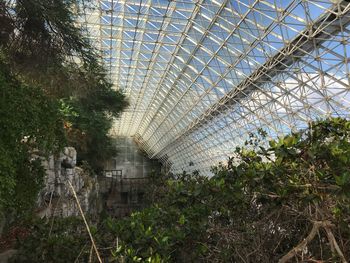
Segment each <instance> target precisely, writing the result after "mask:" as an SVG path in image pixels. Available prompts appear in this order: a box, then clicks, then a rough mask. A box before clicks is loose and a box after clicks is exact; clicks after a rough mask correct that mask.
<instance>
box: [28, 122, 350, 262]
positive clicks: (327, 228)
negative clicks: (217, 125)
mask: <svg viewBox="0 0 350 263" xmlns="http://www.w3.org/2000/svg"><path fill="white" fill-rule="evenodd" d="M266 145H269V146H266ZM213 173H214V176H213V177H211V178H208V177H203V176H200V175H199V174H198V173H194V174H192V175H189V174H183V175H179V176H168V177H164V176H160V177H157V176H154V177H152V183H151V184H150V188H149V192H148V193H147V196H149V198H150V202H151V203H152V204H151V205H150V206H149V207H148V208H146V209H144V210H142V211H140V212H135V213H133V214H132V215H131V216H130V217H128V218H125V219H119V220H117V219H106V220H103V221H102V222H101V223H100V225H99V226H98V227H97V229H95V231H94V233H95V234H94V236H95V239H96V241H97V243H98V247H99V248H100V252H101V254H105V255H106V256H109V257H110V258H113V259H114V260H115V262H154V263H156V262H281V263H282V262H297V261H302V262H346V259H349V258H350V190H349V189H350V122H349V121H347V120H344V119H339V118H336V119H330V120H325V121H319V122H315V123H311V124H310V126H309V128H308V129H307V130H304V131H301V132H298V133H292V134H290V135H288V136H285V137H284V138H281V139H279V140H272V141H270V142H269V144H267V143H266V139H265V134H264V132H262V131H260V133H259V135H256V136H255V135H252V136H251V139H250V140H249V141H248V142H247V145H246V146H245V147H244V148H237V149H236V151H235V154H234V156H233V157H232V158H230V159H229V160H228V162H227V164H220V165H218V166H217V167H215V168H213ZM65 220H68V219H65ZM45 227H46V228H45ZM49 227H50V224H49V223H44V224H42V223H41V224H40V229H41V230H40V231H36V230H35V229H32V233H31V234H30V235H29V237H28V238H29V240H30V242H25V241H24V244H25V245H24V246H22V248H21V254H22V255H24V256H25V258H26V262H61V261H59V260H58V258H54V255H63V254H64V255H69V256H68V257H67V258H66V260H67V261H66V262H74V260H77V261H75V262H86V259H87V258H88V257H89V255H90V254H91V253H90V245H86V244H90V243H89V241H88V239H87V237H86V238H85V241H79V242H76V243H75V245H74V246H66V247H65V246H62V245H58V246H57V242H58V244H60V242H61V241H60V240H61V238H59V239H57V237H60V236H62V235H64V236H65V237H64V238H70V236H71V234H70V233H71V232H72V228H75V226H74V225H69V224H67V225H66V227H65V228H64V229H65V231H63V230H62V229H59V230H57V232H51V237H50V238H49V239H48V237H47V233H48V232H49V231H48V229H49ZM43 228H44V229H45V230H42V229H43ZM82 232H83V236H84V235H86V233H85V232H84V231H82ZM84 233H85V234H84ZM77 240H80V239H77ZM47 244H50V245H47ZM33 246H35V247H40V252H38V253H39V254H40V255H41V257H40V258H39V257H38V253H36V252H33V251H34V249H33ZM57 247H58V248H57ZM56 249H60V250H61V253H58V252H57V251H55V250H56ZM73 251H75V253H73ZM59 257H60V256H59ZM77 258H78V259H77ZM84 260H85V261H84Z"/></svg>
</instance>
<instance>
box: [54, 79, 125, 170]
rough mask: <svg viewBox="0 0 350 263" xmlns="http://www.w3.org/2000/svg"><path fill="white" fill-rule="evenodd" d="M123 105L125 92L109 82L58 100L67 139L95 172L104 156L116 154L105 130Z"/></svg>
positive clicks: (99, 168) (104, 158) (101, 164)
mask: <svg viewBox="0 0 350 263" xmlns="http://www.w3.org/2000/svg"><path fill="white" fill-rule="evenodd" d="M126 105H127V102H126V100H125V96H124V95H123V94H122V93H120V92H116V91H114V90H113V89H112V88H111V87H110V86H102V87H101V88H100V89H99V90H96V91H94V92H92V93H90V94H88V95H87V96H85V97H83V98H79V99H77V98H70V99H66V100H64V99H63V100H61V112H62V113H63V114H64V116H65V119H66V126H67V133H68V139H69V143H70V145H72V146H74V147H75V148H76V149H77V151H78V158H79V160H86V161H88V163H89V164H90V165H91V166H92V167H93V168H94V169H95V171H96V172H98V171H99V170H101V169H102V168H103V162H104V161H105V160H107V159H109V158H110V157H112V156H115V155H116V154H117V152H116V147H115V145H114V142H113V139H112V138H111V137H109V136H108V132H109V130H110V128H111V126H112V121H113V117H118V116H119V113H120V112H121V111H122V109H123V108H124V107H126Z"/></svg>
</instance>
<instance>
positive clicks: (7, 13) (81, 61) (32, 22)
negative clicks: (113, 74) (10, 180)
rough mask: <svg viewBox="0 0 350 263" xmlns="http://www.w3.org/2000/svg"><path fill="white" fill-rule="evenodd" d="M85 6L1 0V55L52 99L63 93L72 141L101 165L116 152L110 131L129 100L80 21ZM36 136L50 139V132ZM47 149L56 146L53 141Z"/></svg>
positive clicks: (67, 1)
mask: <svg viewBox="0 0 350 263" xmlns="http://www.w3.org/2000/svg"><path fill="white" fill-rule="evenodd" d="M80 8H84V7H83V6H82V3H81V2H80V1H78V0H18V1H14V2H13V1H5V2H1V3H0V32H1V33H0V34H1V40H0V60H1V62H5V63H6V67H7V68H8V70H9V72H11V74H12V76H16V78H17V79H19V80H21V81H22V82H23V83H26V84H30V86H32V87H34V88H33V89H35V88H38V89H39V88H40V89H41V90H42V91H43V95H44V93H45V96H47V98H46V100H47V101H49V102H50V103H52V102H53V101H54V100H55V99H61V102H62V103H60V105H59V104H57V105H56V111H57V109H58V108H60V109H61V114H62V115H63V117H64V122H65V128H66V135H67V137H68V142H69V143H70V144H71V145H72V146H75V147H76V148H77V150H78V156H79V157H80V158H81V159H83V160H87V161H89V162H90V165H91V166H92V167H93V168H95V170H98V169H99V168H100V167H101V163H102V162H103V161H104V160H105V159H107V158H109V157H110V156H112V155H114V154H115V150H114V148H113V143H112V139H111V138H109V137H108V131H109V128H110V127H111V125H112V118H113V117H117V116H118V115H119V113H120V112H121V111H122V110H123V109H124V108H125V107H126V106H127V102H126V99H125V96H124V94H123V93H122V92H120V91H116V90H113V89H112V84H111V83H110V82H109V80H108V79H107V77H106V72H105V70H104V68H103V67H102V66H101V65H100V63H99V57H98V56H97V52H95V50H94V49H93V48H92V46H91V45H90V42H89V40H88V39H87V38H86V37H84V34H83V30H82V29H81V28H79V27H78V26H77V23H76V18H77V16H78V15H79V10H80ZM26 96H27V97H26ZM30 96H31V94H28V93H27V94H23V96H21V97H20V98H21V99H23V101H22V103H33V102H32V101H31V100H30V99H31V97H30ZM48 97H50V98H52V99H49V98H48ZM55 103H56V102H55ZM16 110H18V109H16ZM38 110H39V108H38ZM48 113H49V112H48ZM35 116H38V117H39V116H40V114H38V115H33V117H35ZM45 120H47V118H46V119H43V120H42V121H41V123H42V124H43V125H44V124H45V123H43V122H44V121H45ZM30 123H35V122H28V125H30ZM48 128H50V127H49V126H48ZM19 130H20V129H19ZM36 138H37V139H36V141H37V143H47V139H46V138H45V137H38V136H37V137H36ZM47 149H51V150H53V149H52V147H49V145H48V146H47ZM4 158H5V157H4ZM6 158H7V157H6Z"/></svg>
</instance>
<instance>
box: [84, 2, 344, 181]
mask: <svg viewBox="0 0 350 263" xmlns="http://www.w3.org/2000/svg"><path fill="white" fill-rule="evenodd" d="M82 23H83V24H84V26H85V27H86V29H87V32H88V35H89V37H90V38H91V39H92V40H93V43H95V45H96V47H97V48H98V49H99V50H101V57H102V59H103V62H104V63H105V64H106V66H107V68H108V69H109V74H110V78H111V80H112V81H113V82H114V83H115V85H116V88H118V89H122V90H123V91H124V92H125V93H126V95H127V96H128V97H129V100H130V107H129V108H128V109H127V111H126V112H124V113H123V114H122V116H121V117H120V118H119V119H118V120H116V122H115V126H114V128H113V130H112V131H111V132H112V134H114V135H116V136H134V138H135V139H136V140H137V142H138V143H139V145H140V146H141V147H142V148H143V149H144V150H145V151H146V152H147V153H148V155H149V156H150V157H152V158H158V159H160V160H162V161H163V162H167V163H169V164H171V170H172V171H173V172H182V171H183V170H186V171H192V170H201V171H202V172H203V173H206V174H210V167H211V166H212V165H215V164H217V163H218V162H219V161H225V160H226V159H227V156H228V155H230V154H231V153H232V151H233V149H234V148H235V147H236V146H239V145H241V144H242V143H243V142H244V141H245V140H246V139H247V136H248V134H249V132H254V131H256V130H257V129H258V128H262V129H264V130H265V131H267V132H268V134H269V136H270V137H272V138H274V137H277V136H280V135H282V134H285V133H287V132H289V131H290V130H295V129H300V128H304V127H305V126H306V125H307V123H308V122H309V121H310V120H313V119H316V118H323V117H329V116H342V117H348V118H349V117H350V70H349V69H350V65H349V63H350V58H349V54H350V0H309V1H305V0H94V1H92V3H91V4H90V5H89V6H85V16H84V17H83V18H82Z"/></svg>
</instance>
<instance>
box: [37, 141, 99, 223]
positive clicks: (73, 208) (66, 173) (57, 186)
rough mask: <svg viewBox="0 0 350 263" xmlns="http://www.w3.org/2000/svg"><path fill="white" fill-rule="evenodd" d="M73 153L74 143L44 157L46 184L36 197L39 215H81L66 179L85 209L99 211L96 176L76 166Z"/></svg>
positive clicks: (86, 210) (85, 210) (89, 212)
mask: <svg viewBox="0 0 350 263" xmlns="http://www.w3.org/2000/svg"><path fill="white" fill-rule="evenodd" d="M76 157H77V153H76V150H75V149H74V148H73V147H66V148H64V150H63V152H62V153H61V154H60V155H59V156H50V157H49V159H48V160H46V161H43V166H44V167H45V169H46V177H45V180H44V184H45V186H44V188H43V189H42V191H41V193H40V195H39V198H38V215H39V216H40V217H50V216H61V217H67V216H80V212H79V209H78V206H77V204H76V200H75V198H74V196H73V193H72V190H71V188H70V187H69V184H68V180H69V181H70V182H71V183H72V185H73V188H74V190H75V191H76V193H77V196H78V199H79V201H80V205H81V207H82V209H83V211H84V213H86V214H90V215H94V214H95V215H96V214H97V213H98V212H99V210H100V205H99V194H98V193H99V185H98V182H97V178H96V177H92V176H91V175H89V173H88V172H87V171H84V170H83V169H82V168H80V167H77V166H76Z"/></svg>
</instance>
